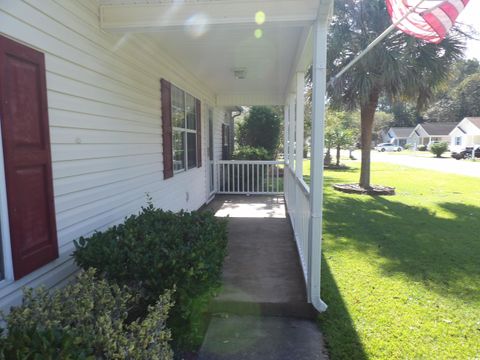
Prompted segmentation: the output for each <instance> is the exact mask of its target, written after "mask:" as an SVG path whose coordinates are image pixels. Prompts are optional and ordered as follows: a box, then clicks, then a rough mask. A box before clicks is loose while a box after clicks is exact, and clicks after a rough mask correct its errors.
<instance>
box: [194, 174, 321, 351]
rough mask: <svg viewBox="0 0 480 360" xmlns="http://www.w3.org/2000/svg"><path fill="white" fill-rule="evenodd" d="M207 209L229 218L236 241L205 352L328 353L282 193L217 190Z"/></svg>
mask: <svg viewBox="0 0 480 360" xmlns="http://www.w3.org/2000/svg"><path fill="white" fill-rule="evenodd" d="M277 180H281V179H277ZM207 209H208V210H211V211H214V212H215V214H216V216H218V217H228V218H229V228H228V230H229V244H228V255H227V258H226V260H225V264H224V269H223V280H222V281H223V287H222V290H221V292H220V294H219V295H218V296H217V297H216V298H215V299H214V300H213V302H212V304H211V306H210V313H211V314H212V319H211V321H210V325H209V328H208V331H207V334H206V337H205V340H204V344H203V346H202V350H201V353H200V357H199V358H200V359H201V360H212V359H215V360H217V359H218V360H220V359H229V360H231V359H287V358H288V359H327V358H328V357H327V353H326V350H325V347H324V342H323V338H322V334H321V333H320V331H319V329H318V326H317V324H316V323H315V317H316V314H317V312H316V311H315V309H314V308H313V306H312V305H311V304H310V303H309V302H308V297H307V291H306V286H305V285H306V283H305V282H304V274H303V270H302V265H301V261H300V260H299V259H300V257H299V255H298V248H297V245H296V241H295V237H294V233H293V231H292V226H291V223H290V221H289V216H288V214H287V211H286V208H285V198H284V196H283V194H278V195H252V196H245V195H217V196H216V197H215V199H214V200H213V201H212V202H211V203H210V204H209V205H208V206H207Z"/></svg>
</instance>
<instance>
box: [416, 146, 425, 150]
mask: <svg viewBox="0 0 480 360" xmlns="http://www.w3.org/2000/svg"><path fill="white" fill-rule="evenodd" d="M417 151H427V146H426V145H418V146H417Z"/></svg>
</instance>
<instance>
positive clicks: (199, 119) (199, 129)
mask: <svg viewBox="0 0 480 360" xmlns="http://www.w3.org/2000/svg"><path fill="white" fill-rule="evenodd" d="M195 113H196V114H197V167H202V105H201V103H200V100H198V99H195Z"/></svg>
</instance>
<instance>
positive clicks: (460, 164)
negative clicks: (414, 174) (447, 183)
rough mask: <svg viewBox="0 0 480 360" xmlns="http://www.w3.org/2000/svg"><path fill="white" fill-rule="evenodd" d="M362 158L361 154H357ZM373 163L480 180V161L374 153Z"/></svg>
mask: <svg viewBox="0 0 480 360" xmlns="http://www.w3.org/2000/svg"><path fill="white" fill-rule="evenodd" d="M356 155H357V156H358V158H360V154H356ZM372 161H374V162H386V163H391V164H398V165H404V166H411V167H415V168H420V169H428V170H434V171H441V172H445V173H451V174H458V175H467V176H473V177H479V178H480V160H478V161H475V162H473V161H470V160H455V159H452V158H440V159H437V158H434V157H421V156H413V155H408V154H405V155H404V154H391V153H390V154H389V153H379V152H377V151H372Z"/></svg>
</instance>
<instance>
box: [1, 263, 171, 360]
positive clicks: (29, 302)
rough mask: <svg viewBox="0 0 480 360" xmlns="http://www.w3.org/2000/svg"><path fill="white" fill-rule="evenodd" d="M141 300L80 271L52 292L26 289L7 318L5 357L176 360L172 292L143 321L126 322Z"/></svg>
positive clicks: (92, 273) (26, 359)
mask: <svg viewBox="0 0 480 360" xmlns="http://www.w3.org/2000/svg"><path fill="white" fill-rule="evenodd" d="M136 301H137V297H136V296H133V295H132V294H131V293H130V292H129V291H128V289H127V288H126V287H119V286H118V285H112V284H109V283H108V282H107V281H106V280H102V279H97V278H95V270H93V269H89V270H87V271H86V272H83V273H81V274H80V275H79V276H78V278H77V282H76V283H73V284H70V285H67V286H66V287H64V288H62V289H59V290H55V291H53V292H52V293H49V292H48V291H47V290H46V289H44V288H40V289H37V290H35V291H34V290H32V289H27V290H25V294H24V299H23V304H22V305H21V306H19V307H17V308H13V309H12V311H11V312H10V314H9V315H8V316H3V320H4V321H5V323H6V325H7V329H8V334H7V335H3V336H2V338H1V340H0V348H1V355H2V356H3V358H4V359H11V360H17V359H18V360H20V359H22V360H30V359H32V360H34V359H52V360H53V359H139V360H140V359H141V360H143V359H145V360H147V359H161V360H164V359H171V358H172V351H171V349H170V346H169V344H168V342H169V340H170V331H169V330H168V329H167V328H166V326H165V323H166V319H167V315H168V311H169V309H170V307H171V303H170V294H169V293H168V292H167V293H165V295H161V296H160V297H159V298H158V299H157V301H156V304H155V305H154V306H151V307H149V309H148V312H147V315H146V317H145V318H144V319H143V320H135V321H133V322H128V321H127V313H128V310H129V308H130V307H131V306H133V305H134V304H135V302H136Z"/></svg>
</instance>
